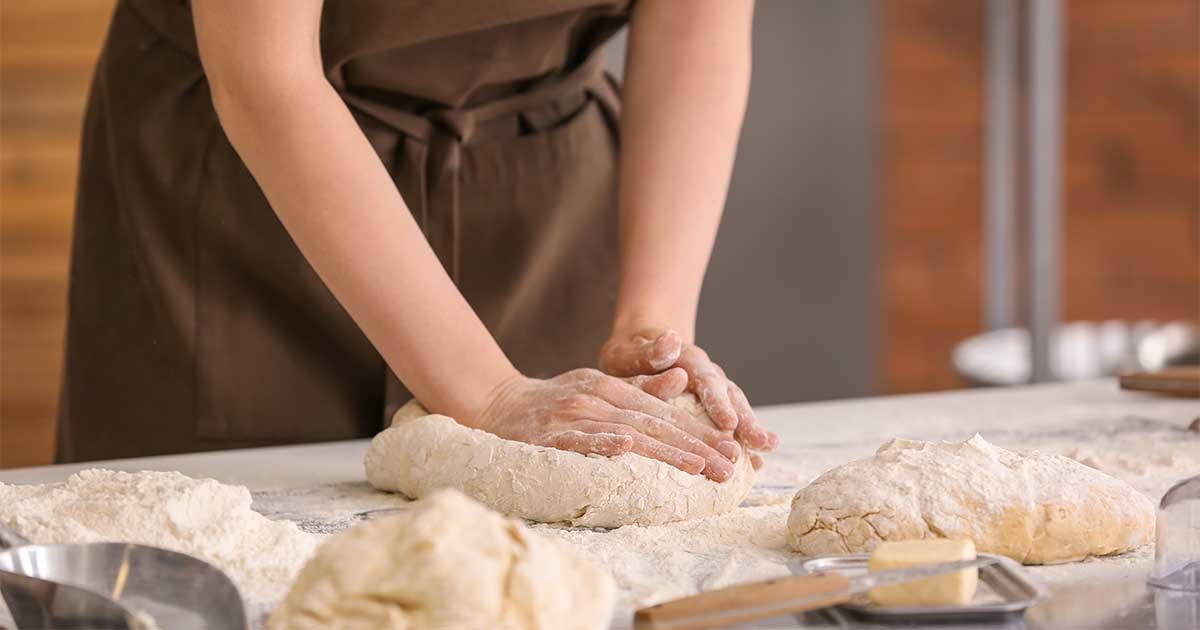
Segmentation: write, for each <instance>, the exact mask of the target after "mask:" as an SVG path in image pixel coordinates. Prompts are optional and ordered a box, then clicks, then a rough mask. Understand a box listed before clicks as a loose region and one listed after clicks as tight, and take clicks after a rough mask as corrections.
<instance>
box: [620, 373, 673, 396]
mask: <svg viewBox="0 0 1200 630" xmlns="http://www.w3.org/2000/svg"><path fill="white" fill-rule="evenodd" d="M625 380H627V381H629V383H630V384H632V385H633V386H635V387H637V388H638V389H641V390H642V391H644V392H646V393H647V394H650V395H651V396H654V397H655V398H657V399H659V400H671V399H672V398H675V397H676V396H679V395H682V394H683V391H684V390H685V389H687V384H688V375H687V372H685V371H684V370H683V368H671V369H669V370H667V371H666V372H663V373H662V374H652V375H649V376H634V377H630V378H627V379H625Z"/></svg>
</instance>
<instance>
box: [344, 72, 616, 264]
mask: <svg viewBox="0 0 1200 630" xmlns="http://www.w3.org/2000/svg"><path fill="white" fill-rule="evenodd" d="M603 62H604V49H603V48H599V49H597V50H596V51H594V52H593V53H592V55H591V56H590V57H589V58H588V59H587V61H586V62H584V63H583V64H582V65H580V66H579V67H578V68H576V69H575V70H573V71H572V72H570V73H569V74H566V75H549V76H547V77H544V78H543V79H541V80H539V81H538V82H536V83H535V84H534V85H533V86H532V87H530V88H529V89H527V90H526V91H523V92H520V93H518V94H514V95H512V96H508V97H505V98H500V99H497V100H494V101H489V102H487V103H484V104H482V105H478V106H475V107H469V108H445V109H436V110H433V111H431V112H428V113H427V114H426V115H420V114H415V113H413V112H411V111H408V110H404V109H401V108H398V107H395V106H391V105H388V104H386V103H381V102H379V101H374V100H371V99H368V98H364V97H362V96H360V95H357V94H354V93H352V92H350V91H348V90H342V91H341V95H342V98H343V99H344V100H345V101H346V103H347V104H348V105H349V106H350V107H352V108H354V109H356V110H358V111H359V112H361V113H363V114H366V115H367V116H370V117H371V118H374V119H375V120H377V121H379V122H381V123H383V124H384V125H386V126H388V127H390V128H391V129H393V130H395V131H396V132H397V133H399V134H401V135H403V136H405V137H407V138H408V139H410V140H414V141H416V142H417V143H419V144H421V145H424V147H425V156H424V160H423V162H424V167H425V168H424V170H425V177H426V180H425V199H423V200H421V203H422V206H423V207H422V208H420V209H419V210H418V212H419V214H420V215H421V216H422V217H423V218H424V225H423V226H422V227H423V228H424V230H425V236H426V238H427V239H428V240H429V242H430V244H431V245H432V246H433V249H434V252H435V253H436V254H437V256H438V259H439V260H440V261H441V263H442V266H443V267H445V269H446V271H447V272H448V273H449V274H450V278H451V279H452V280H454V281H455V282H458V281H459V278H460V265H459V251H460V244H461V238H460V232H461V225H460V223H461V217H460V216H459V190H458V188H459V187H458V179H459V177H458V174H459V171H460V170H461V168H462V147H463V146H465V145H469V144H471V143H472V142H473V141H475V140H478V139H492V138H495V137H496V136H497V134H498V133H499V134H501V135H503V134H507V135H513V136H515V135H517V134H519V133H520V130H519V128H518V127H517V126H516V125H513V124H512V123H511V120H510V119H511V118H512V117H514V116H521V117H524V118H525V120H526V121H527V122H529V123H531V124H532V125H533V126H534V127H535V128H537V129H539V130H540V129H545V128H549V127H552V126H554V125H555V124H557V123H558V122H560V121H562V120H563V119H565V118H567V117H569V116H570V115H571V114H573V113H574V112H576V111H578V110H579V108H580V107H581V106H583V105H584V104H586V103H587V99H588V98H589V97H590V98H594V99H596V100H597V101H598V102H599V103H600V105H601V108H602V109H603V111H604V114H605V117H606V119H607V120H608V123H609V125H610V126H611V127H612V128H613V129H614V130H615V129H616V128H617V127H616V117H617V116H618V113H619V107H620V106H619V102H620V98H619V97H618V95H617V91H616V87H615V85H614V84H613V82H612V80H611V79H610V78H609V77H607V76H606V75H605V74H604V72H603Z"/></svg>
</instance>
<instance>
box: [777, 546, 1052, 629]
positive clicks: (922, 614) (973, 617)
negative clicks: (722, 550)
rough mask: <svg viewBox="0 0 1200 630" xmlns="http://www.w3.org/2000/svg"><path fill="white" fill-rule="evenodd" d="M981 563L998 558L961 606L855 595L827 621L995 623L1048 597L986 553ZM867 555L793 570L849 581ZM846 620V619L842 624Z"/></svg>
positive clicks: (1009, 564) (1016, 568) (1014, 567)
mask: <svg viewBox="0 0 1200 630" xmlns="http://www.w3.org/2000/svg"><path fill="white" fill-rule="evenodd" d="M979 557H981V558H996V559H997V562H996V563H995V564H990V565H988V566H985V567H980V569H979V587H978V589H976V591H975V598H974V599H973V600H972V601H971V603H969V604H966V605H964V606H876V605H873V604H871V603H869V602H868V601H867V598H866V595H865V594H863V595H857V596H855V598H854V599H853V600H851V602H850V603H847V604H842V605H840V606H835V607H833V608H831V609H828V611H827V613H826V614H827V616H828V617H830V619H831V621H834V622H837V623H841V622H846V621H865V622H872V621H874V622H883V623H980V622H983V623H997V622H1005V621H1008V620H1012V619H1017V618H1019V617H1021V616H1022V615H1023V614H1025V609H1027V608H1029V607H1030V606H1033V605H1034V604H1036V603H1038V602H1039V601H1041V600H1042V599H1044V598H1045V597H1046V592H1045V591H1044V590H1043V589H1042V588H1041V587H1040V586H1038V585H1037V584H1035V583H1034V582H1032V581H1030V580H1029V578H1028V577H1027V576H1026V575H1025V571H1024V570H1022V569H1021V566H1020V565H1019V564H1017V563H1016V562H1014V561H1012V560H1010V559H1008V558H1004V557H1001V556H996V555H992V554H987V553H981V554H979ZM869 558H870V555H869V554H865V553H862V554H852V555H846V556H824V557H821V558H811V559H809V560H805V561H803V562H800V563H799V565H793V566H794V567H795V569H794V571H795V572H796V573H799V574H812V573H827V572H830V571H838V572H840V573H845V574H846V575H849V576H854V575H859V574H862V573H866V571H867V560H868V559H869ZM846 617H849V618H850V619H846Z"/></svg>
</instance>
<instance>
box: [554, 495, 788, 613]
mask: <svg viewBox="0 0 1200 630" xmlns="http://www.w3.org/2000/svg"><path fill="white" fill-rule="evenodd" d="M760 498H764V499H765V498H766V497H762V496H761V495H760ZM786 501H787V496H786V495H777V496H773V497H771V498H770V500H769V501H767V503H768V504H767V505H757V506H750V507H740V508H737V509H735V510H733V511H731V512H728V513H725V514H719V515H715V516H707V517H704V518H699V519H695V520H690V521H684V522H680V523H670V524H666V525H650V526H641V525H627V526H625V527H620V528H617V529H613V530H608V531H596V530H586V529H569V528H565V527H559V526H553V525H540V526H535V527H534V531H536V532H538V533H539V534H544V535H547V536H552V537H556V538H559V539H561V540H564V541H566V542H569V543H571V544H572V545H574V546H575V547H577V548H578V549H580V550H581V551H582V552H583V553H584V554H585V555H587V556H589V557H591V558H592V559H593V560H595V561H596V562H598V563H600V564H601V565H603V566H605V567H607V568H608V570H609V571H610V572H611V573H612V575H613V578H614V579H615V580H616V583H617V588H618V589H619V592H620V595H619V598H618V604H617V608H618V610H621V611H623V612H624V613H626V614H628V613H631V612H632V610H633V609H635V608H639V607H642V606H648V605H651V604H656V603H659V602H663V601H666V600H669V599H673V598H676V597H684V596H687V595H692V594H694V593H697V592H700V591H702V590H711V589H715V588H721V587H724V586H729V585H732V584H737V583H740V582H749V581H755V580H765V579H769V578H772V577H777V576H780V575H787V574H788V569H787V566H786V562H788V561H789V560H794V556H793V554H791V552H790V551H789V550H788V548H787V539H786V536H785V529H784V523H785V521H786V520H787V513H788V506H787V503H786Z"/></svg>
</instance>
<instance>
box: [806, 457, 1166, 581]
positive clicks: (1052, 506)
mask: <svg viewBox="0 0 1200 630" xmlns="http://www.w3.org/2000/svg"><path fill="white" fill-rule="evenodd" d="M1153 537H1154V504H1153V503H1151V502H1150V500H1149V499H1148V498H1146V497H1145V496H1144V495H1142V494H1141V493H1140V492H1138V491H1137V490H1135V489H1134V488H1133V487H1132V486H1130V485H1129V484H1127V483H1125V482H1123V481H1121V480H1119V479H1116V478H1113V477H1110V476H1108V475H1106V474H1104V473H1102V472H1100V471H1098V470H1094V469H1092V468H1088V467H1087V466H1084V465H1083V464H1080V463H1079V462H1076V461H1074V460H1072V459H1069V458H1067V457H1063V456H1061V455H1054V454H1050V453H1038V452H1033V453H1029V454H1020V453H1014V452H1012V451H1007V450H1005V449H1002V448H999V447H996V446H993V445H992V444H989V443H988V442H987V441H986V440H984V439H983V438H982V437H980V436H978V435H976V436H975V437H973V438H971V439H969V440H966V441H964V442H917V441H910V440H899V439H897V440H892V441H890V442H888V443H887V444H884V445H883V446H881V447H880V448H879V450H878V451H876V453H875V455H873V456H871V457H868V458H866V459H861V460H858V461H854V462H850V463H848V464H843V465H842V466H838V467H837V468H834V469H832V470H830V471H828V472H826V473H825V474H823V475H821V476H820V477H817V478H816V479H815V480H813V482H812V483H810V484H809V485H808V486H807V487H805V488H802V489H801V490H800V491H799V492H797V493H796V496H795V498H793V499H792V511H791V515H790V516H789V518H788V542H789V543H790V544H791V546H792V548H793V549H795V550H796V551H799V552H800V553H802V554H804V555H808V556H820V555H830V554H843V553H861V552H869V551H872V550H873V549H875V548H876V547H878V546H879V545H880V543H882V542H884V541H889V540H914V539H922V538H950V539H959V540H970V541H973V542H974V543H975V547H976V548H977V549H978V550H979V551H980V552H982V553H994V554H999V555H1003V556H1008V557H1009V558H1012V559H1013V560H1016V561H1017V562H1022V563H1024V564H1055V563H1060V562H1072V561H1075V560H1082V559H1084V558H1086V557H1088V556H1103V555H1109V554H1114V553H1122V552H1125V551H1130V550H1133V549H1137V548H1138V547H1140V546H1142V545H1144V544H1146V543H1147V542H1150V540H1151V539H1152V538H1153Z"/></svg>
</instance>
